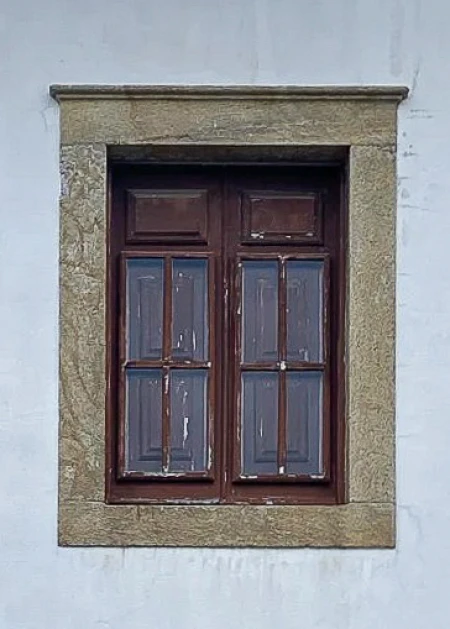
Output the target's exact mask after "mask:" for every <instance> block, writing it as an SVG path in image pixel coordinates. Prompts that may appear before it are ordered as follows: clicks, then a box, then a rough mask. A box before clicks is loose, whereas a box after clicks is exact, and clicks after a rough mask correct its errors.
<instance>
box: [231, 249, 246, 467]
mask: <svg viewBox="0 0 450 629" xmlns="http://www.w3.org/2000/svg"><path fill="white" fill-rule="evenodd" d="M243 272H244V269H243V264H242V260H241V259H240V258H237V260H236V267H235V269H233V273H234V277H233V283H234V289H235V290H234V299H235V305H236V306H235V313H234V314H235V321H234V324H235V333H236V345H235V368H234V383H233V384H234V387H233V389H234V390H233V389H232V390H233V393H234V395H235V404H236V423H235V427H236V435H235V444H234V467H235V474H236V476H240V475H241V473H242V467H243V465H242V432H243V428H242V370H241V365H242V360H243V359H242V321H243V309H244V304H243V299H242V296H243Z"/></svg>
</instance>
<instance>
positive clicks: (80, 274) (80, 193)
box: [60, 145, 106, 500]
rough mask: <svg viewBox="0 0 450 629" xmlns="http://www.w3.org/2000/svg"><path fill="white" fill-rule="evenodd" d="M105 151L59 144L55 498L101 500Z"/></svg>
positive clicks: (103, 392)
mask: <svg viewBox="0 0 450 629" xmlns="http://www.w3.org/2000/svg"><path fill="white" fill-rule="evenodd" d="M105 206H106V151H105V147H104V145H100V146H98V145H97V146H94V145H86V146H83V145H78V146H63V147H62V149H61V197H60V246H61V250H60V413H61V425H60V500H66V499H72V500H73V499H80V500H82V499H85V500H102V499H103V497H104V490H103V486H104V449H105V448H104V435H105V324H104V320H105V262H106V258H105Z"/></svg>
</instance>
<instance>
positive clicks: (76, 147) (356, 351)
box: [59, 95, 396, 547]
mask: <svg viewBox="0 0 450 629" xmlns="http://www.w3.org/2000/svg"><path fill="white" fill-rule="evenodd" d="M395 107H396V106H395V102H394V101H389V100H380V101H376V100H374V101H368V100H363V99H362V100H359V101H358V100H352V101H350V102H348V101H346V100H342V99H341V100H338V99H337V100H330V101H324V102H322V101H320V100H315V101H310V100H304V99H303V100H302V99H297V100H295V101H293V102H290V101H289V100H288V99H282V100H278V101H276V102H275V101H274V102H270V101H269V100H264V99H262V98H260V97H258V98H257V99H255V100H254V101H253V100H250V99H247V100H234V101H230V102H227V101H225V100H220V99H212V100H211V101H209V100H208V99H202V100H200V101H196V100H193V99H184V100H183V99H181V100H179V101H177V100H176V99H174V98H172V99H168V100H164V101H162V100H158V99H154V98H153V99H149V100H146V99H138V100H133V101H130V102H129V101H127V100H125V99H124V98H123V95H122V97H121V98H120V99H119V100H115V99H114V98H108V99H103V98H102V99H100V100H96V99H88V100H67V101H63V104H62V111H61V127H62V133H63V139H65V140H67V139H68V138H71V140H72V141H73V142H74V144H72V145H63V146H62V149H61V302H60V303H61V313H60V321H61V324H60V330H61V337H60V343H61V354H60V357H61V359H60V411H61V417H60V419H61V421H60V505H59V536H60V543H62V544H67V545H156V546H162V545H171V546H176V545H186V546H291V547H295V546H354V547H357V546H367V547H370V546H376V547H390V546H392V545H393V544H394V543H395V506H394V504H393V501H394V480H395V479H394V347H395V338H394V312H395V310H394V309H395V241H394V236H395V233H394V230H395V153H394V148H393V147H394V145H395V140H396V135H395V134H396V130H395ZM250 134H252V135H250ZM243 137H245V139H246V141H248V142H250V143H255V144H258V143H265V144H266V145H270V144H272V145H274V146H275V145H278V146H280V147H283V146H290V145H292V144H297V145H298V146H302V145H309V146H312V145H314V144H316V145H319V144H321V143H323V144H328V145H333V144H342V145H344V146H350V145H353V146H351V149H350V185H349V192H350V194H349V254H348V282H349V283H348V291H347V293H348V301H347V315H348V337H347V353H346V362H347V382H346V388H347V418H346V420H347V432H348V439H347V467H348V469H347V482H348V487H347V488H348V499H349V501H350V503H349V504H347V505H343V506H335V507H334V506H327V507H320V506H317V507H309V506H308V507H305V506H289V507H284V506H283V507H281V506H280V507H278V506H276V507H275V506H267V507H255V506H242V507H227V506H204V507H200V506H189V507H188V506H183V507H181V506H176V507H175V506H171V507H168V506H166V507H163V506H161V507H158V506H148V505H147V506H136V505H134V506H107V505H105V504H104V503H103V500H104V466H105V446H104V434H105V340H104V339H105V278H106V254H105V242H106V220H105V216H106V212H105V209H106V172H107V169H106V144H107V143H108V142H113V143H123V144H127V143H131V142H135V143H137V144H142V145H144V144H145V143H149V142H152V141H155V142H160V143H161V144H166V145H167V146H168V147H170V145H171V144H173V145H176V144H177V143H179V142H181V143H183V142H186V143H189V142H194V143H195V142H199V143H200V142H204V143H205V144H209V145H211V146H213V145H214V144H215V143H216V144H217V145H220V144H222V143H225V144H226V143H229V145H230V147H232V145H233V142H235V143H236V146H235V148H233V157H234V158H236V156H237V155H238V151H239V149H238V147H237V145H238V144H239V143H241V142H242V138H243ZM87 140H89V142H87ZM81 141H84V142H86V143H84V144H79V142H81ZM377 143H378V144H380V146H374V145H375V144H377ZM355 144H360V146H355ZM381 144H382V145H383V146H381ZM281 150H282V149H281Z"/></svg>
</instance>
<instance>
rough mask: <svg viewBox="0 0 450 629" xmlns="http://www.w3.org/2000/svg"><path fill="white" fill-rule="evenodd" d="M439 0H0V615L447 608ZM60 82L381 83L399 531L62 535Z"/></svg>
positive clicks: (354, 619) (82, 622)
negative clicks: (316, 537) (116, 538)
mask: <svg viewBox="0 0 450 629" xmlns="http://www.w3.org/2000/svg"><path fill="white" fill-rule="evenodd" d="M449 32H450V4H449V3H448V0H427V1H425V0H73V1H71V0H14V1H13V2H11V0H0V295H1V297H0V544H1V547H0V629H19V628H20V629H53V628H58V629H78V628H79V627H84V628H86V629H90V628H93V629H95V628H99V629H100V628H102V629H107V628H108V629H143V628H148V627H152V629H153V628H154V629H173V628H175V627H176V628H179V627H182V628H183V629H210V628H212V627H214V629H229V628H231V627H242V628H243V629H271V628H272V627H283V628H284V629H294V628H301V629H313V628H314V629H379V628H380V627H382V628H383V629H399V628H400V627H402V628H403V627H405V628H408V629H422V628H425V627H433V629H447V628H448V627H449V626H450V597H449V595H448V585H449V583H450V535H449V527H450V505H449V499H450V482H449V481H450V466H449V460H450V457H449V452H450V416H449V406H450V332H449V331H450V271H449V262H448V260H449V257H448V250H449V241H450V207H449V205H450V178H449V174H448V173H449V170H450V151H449V148H448V147H449V139H450V74H449V66H448V62H449V58H450V36H449ZM53 82H59V83H72V82H74V83H77V82H78V83H133V82H135V83H137V82H142V83H218V84H220V83H226V84H231V83H261V84H282V83H293V84H321V83H342V84H359V83H361V84H364V83H370V84H372V83H396V84H407V85H409V86H410V87H411V88H412V94H411V97H410V99H409V100H408V101H407V102H406V103H404V104H403V105H402V106H401V108H400V132H399V134H400V135H399V141H400V146H399V178H400V179H399V210H398V503H399V507H398V546H397V549H396V550H394V551H363V550H361V551H334V550H332V551H317V550H316V551H313V550H283V551H280V550H195V549H194V550H188V549H174V550H168V549H148V550H147V549H142V550H138V549H128V550H120V549H116V550H104V549H62V548H58V547H57V542H56V495H57V344H58V339H57V299H58V287H57V257H58V251H57V234H58V204H57V201H58V109H57V106H56V105H55V104H54V103H53V102H52V101H51V100H50V99H49V97H48V85H49V84H50V83H53Z"/></svg>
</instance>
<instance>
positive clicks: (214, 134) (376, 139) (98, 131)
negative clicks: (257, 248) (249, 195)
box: [61, 98, 396, 145]
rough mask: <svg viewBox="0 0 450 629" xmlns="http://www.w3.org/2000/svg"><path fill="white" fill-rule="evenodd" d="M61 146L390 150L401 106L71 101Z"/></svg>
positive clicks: (64, 112) (67, 103)
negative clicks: (360, 147)
mask: <svg viewBox="0 0 450 629" xmlns="http://www.w3.org/2000/svg"><path fill="white" fill-rule="evenodd" d="M61 109H62V117H61V141H62V142H63V143H69V144H72V143H87V142H105V143H106V144H152V143H155V144H191V143H192V144H202V143H204V144H211V143H212V144H214V143H217V144H236V143H237V144H283V143H288V144H306V145H320V144H334V145H341V144H347V145H348V144H374V145H384V144H391V143H392V137H393V135H394V133H395V125H396V103H395V102H390V101H385V100H381V101H373V102H371V101H357V100H349V101H345V100H328V99H326V100H323V101H321V100H294V101H289V100H278V99H275V100H272V99H269V98H268V99H267V100H263V99H258V100H255V101H252V100H244V99H238V100H235V99H231V100H218V99H213V100H211V101H208V100H204V99H201V100H195V99H182V100H180V101H177V100H175V99H164V98H161V99H150V100H145V99H126V98H118V99H111V98H105V99H100V100H95V99H88V100H75V99H74V100H67V101H65V100H64V101H62V103H61Z"/></svg>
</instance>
